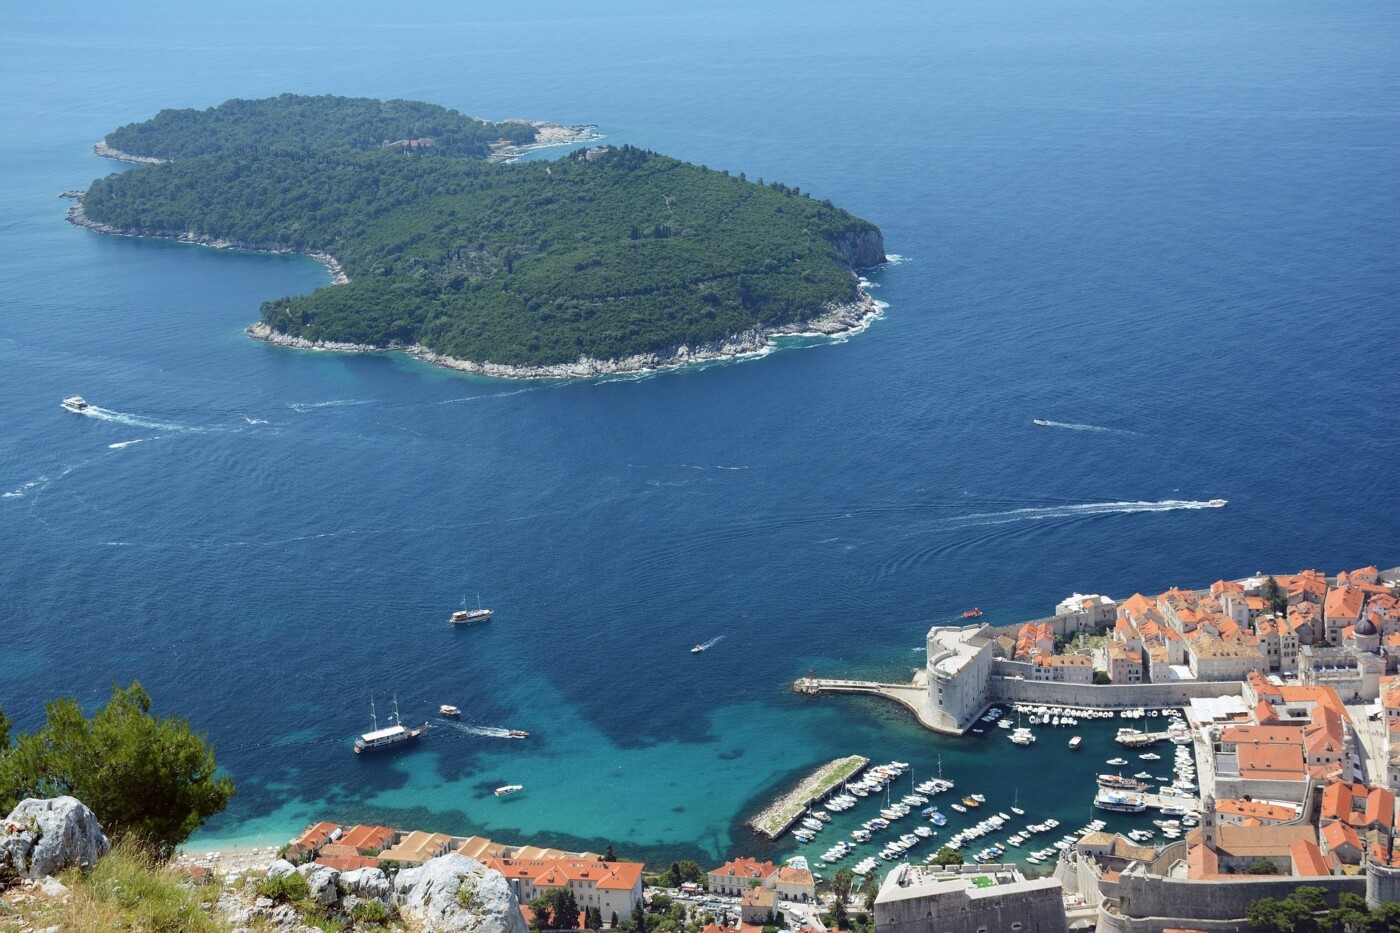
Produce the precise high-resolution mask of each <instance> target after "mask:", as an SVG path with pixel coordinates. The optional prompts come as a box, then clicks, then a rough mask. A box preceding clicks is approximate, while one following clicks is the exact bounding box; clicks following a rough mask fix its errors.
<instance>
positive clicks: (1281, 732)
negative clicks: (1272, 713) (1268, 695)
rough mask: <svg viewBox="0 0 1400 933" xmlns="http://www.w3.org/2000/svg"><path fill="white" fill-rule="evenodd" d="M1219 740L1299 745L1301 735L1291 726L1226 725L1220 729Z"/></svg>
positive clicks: (1252, 743)
mask: <svg viewBox="0 0 1400 933" xmlns="http://www.w3.org/2000/svg"><path fill="white" fill-rule="evenodd" d="M1264 705H1266V706H1267V705H1268V704H1264ZM1269 709H1270V710H1272V709H1273V707H1269ZM1220 741H1221V742H1229V743H1231V744H1246V743H1247V744H1251V745H1301V744H1302V741H1303V737H1302V735H1301V734H1300V732H1299V730H1298V729H1296V728H1293V727H1291V726H1263V725H1260V726H1227V727H1226V728H1224V729H1222V730H1220Z"/></svg>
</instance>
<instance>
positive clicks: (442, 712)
mask: <svg viewBox="0 0 1400 933" xmlns="http://www.w3.org/2000/svg"><path fill="white" fill-rule="evenodd" d="M438 715H439V716H442V717H443V718H444V719H460V718H461V716H462V711H461V710H459V709H458V708H457V707H455V706H450V705H448V704H446V703H444V704H442V705H441V706H439V707H438Z"/></svg>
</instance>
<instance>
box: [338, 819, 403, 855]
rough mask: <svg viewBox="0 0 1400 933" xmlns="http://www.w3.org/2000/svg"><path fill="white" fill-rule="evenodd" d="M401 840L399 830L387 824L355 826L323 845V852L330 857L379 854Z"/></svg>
mask: <svg viewBox="0 0 1400 933" xmlns="http://www.w3.org/2000/svg"><path fill="white" fill-rule="evenodd" d="M398 841H399V832H398V830H396V829H390V828H389V827H387V826H365V825H360V826H355V827H353V828H352V829H349V830H346V832H345V835H343V836H341V837H340V838H339V839H337V840H336V841H335V842H333V843H329V844H327V845H324V846H322V847H321V854H322V855H324V856H328V857H330V858H341V857H345V856H352V855H359V856H371V855H378V854H379V853H380V852H382V851H384V850H385V849H387V848H389V847H391V846H392V845H393V844H394V843H396V842H398Z"/></svg>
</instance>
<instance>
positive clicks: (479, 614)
mask: <svg viewBox="0 0 1400 933" xmlns="http://www.w3.org/2000/svg"><path fill="white" fill-rule="evenodd" d="M491 615H492V612H491V610H490V609H482V608H481V594H479V593H478V594H477V597H476V608H475V609H468V608H467V597H465V596H463V597H462V605H461V608H459V609H458V610H457V611H456V612H454V613H452V615H451V617H449V618H448V620H447V621H449V622H451V623H452V624H453V625H471V624H472V623H473V622H486V621H489V620H490V618H491Z"/></svg>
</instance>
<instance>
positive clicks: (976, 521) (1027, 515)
mask: <svg viewBox="0 0 1400 933" xmlns="http://www.w3.org/2000/svg"><path fill="white" fill-rule="evenodd" d="M1224 505H1225V500H1224V499H1212V500H1210V501H1208V502H1201V501H1194V500H1189V499H1163V500H1162V501H1160V502H1085V503H1081V504H1078V505H1050V506H1043V507H1040V508H1025V509H1011V510H1009V511H1006V512H974V513H973V514H971V515H961V516H958V517H957V518H952V519H949V521H950V522H952V523H953V524H958V525H1003V524H1006V523H1008V522H1030V521H1044V520H1045V519H1049V518H1081V517H1086V516H1091V515H1130V514H1133V513H1135V512H1175V511H1178V510H1180V509H1190V510H1194V509H1218V508H1222V507H1223V506H1224Z"/></svg>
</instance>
